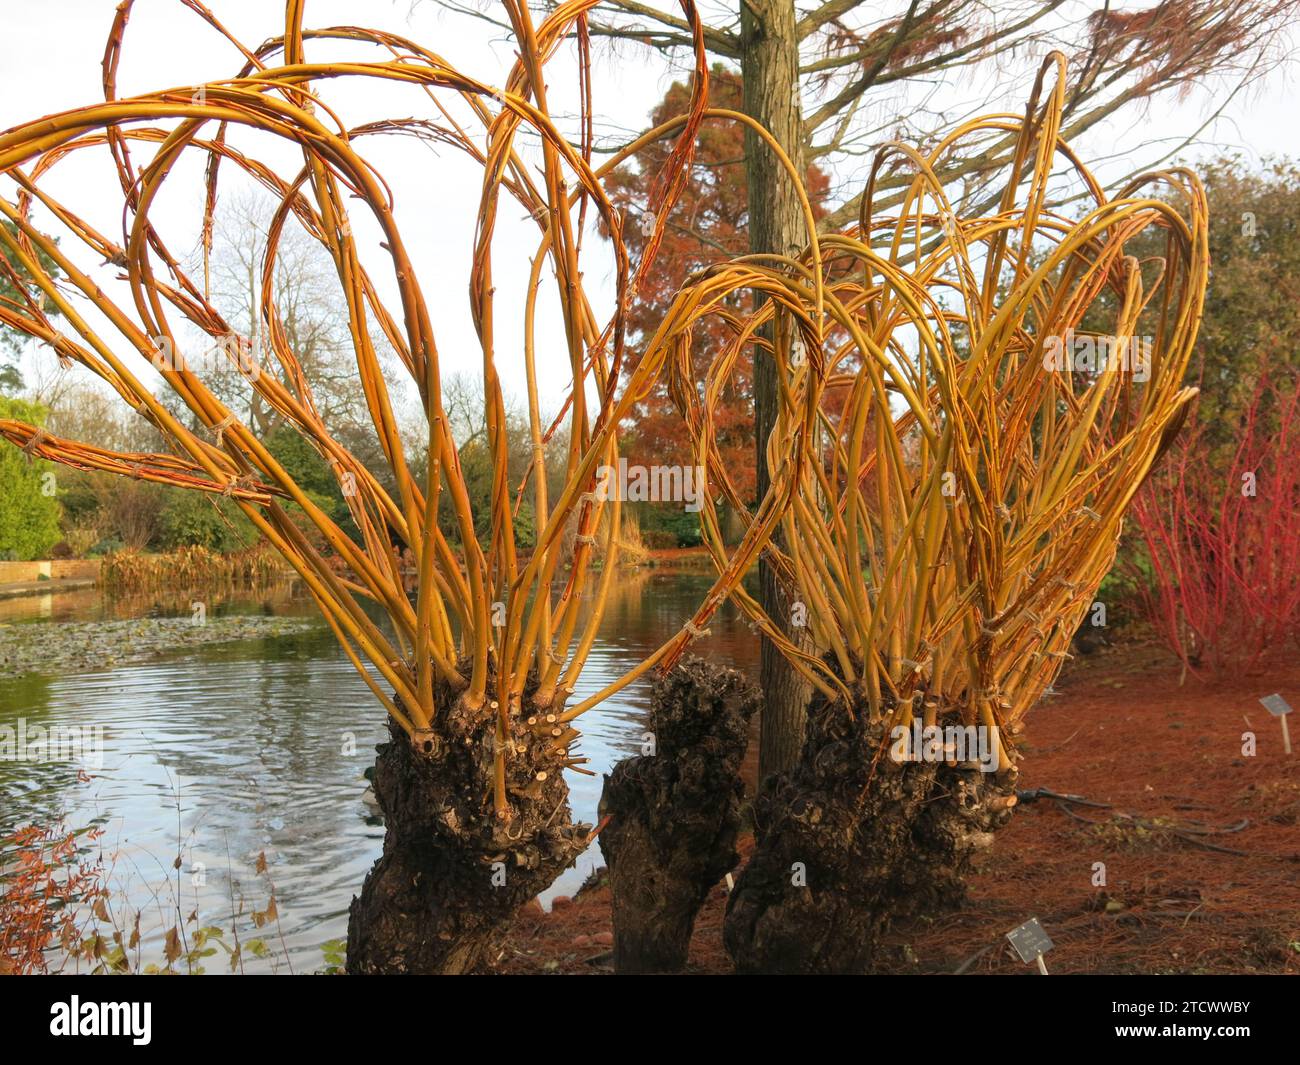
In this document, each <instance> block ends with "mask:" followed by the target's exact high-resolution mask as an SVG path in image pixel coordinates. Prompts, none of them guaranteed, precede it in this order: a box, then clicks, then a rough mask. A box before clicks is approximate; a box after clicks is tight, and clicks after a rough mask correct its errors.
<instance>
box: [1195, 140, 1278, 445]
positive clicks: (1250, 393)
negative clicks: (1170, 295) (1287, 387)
mask: <svg viewBox="0 0 1300 1065" xmlns="http://www.w3.org/2000/svg"><path fill="white" fill-rule="evenodd" d="M1200 172H1201V175H1202V180H1204V182H1205V184H1206V192H1207V194H1208V197H1209V202H1210V261H1211V262H1212V263H1213V264H1214V265H1213V268H1212V270H1211V273H1210V288H1209V292H1208V294H1207V296H1206V300H1205V314H1204V317H1203V318H1202V320H1201V332H1200V342H1199V343H1198V345H1197V353H1196V356H1195V359H1194V362H1193V366H1192V370H1191V375H1192V380H1191V381H1189V383H1190V384H1199V385H1200V387H1201V395H1200V398H1199V399H1198V401H1197V411H1196V418H1197V423H1198V425H1199V426H1200V428H1201V432H1203V433H1204V434H1205V435H1206V437H1207V442H1208V443H1210V444H1212V445H1213V446H1215V447H1216V448H1223V447H1229V448H1231V447H1235V445H1236V443H1237V442H1238V440H1239V437H1240V431H1241V425H1242V421H1243V418H1244V416H1245V412H1246V411H1247V410H1248V409H1249V408H1251V406H1252V403H1253V401H1254V399H1255V397H1256V391H1257V387H1258V384H1259V377H1260V374H1261V372H1262V371H1263V370H1264V369H1265V368H1267V369H1268V370H1269V372H1270V373H1271V374H1272V376H1273V377H1274V378H1275V379H1278V380H1279V381H1285V380H1287V379H1290V380H1291V381H1294V380H1295V379H1296V375H1297V374H1298V373H1300V166H1297V164H1296V163H1295V162H1293V161H1291V160H1274V161H1272V162H1270V163H1269V164H1268V165H1266V166H1265V167H1263V168H1262V169H1258V170H1255V169H1249V168H1247V167H1246V166H1244V165H1243V164H1242V162H1241V160H1239V159H1233V158H1225V159H1220V160H1218V161H1217V162H1215V163H1214V164H1212V165H1210V166H1208V167H1202V168H1201V170H1200ZM1258 413H1259V414H1260V415H1262V416H1264V417H1265V418H1268V416H1269V411H1268V410H1267V409H1263V410H1261V411H1259V412H1258Z"/></svg>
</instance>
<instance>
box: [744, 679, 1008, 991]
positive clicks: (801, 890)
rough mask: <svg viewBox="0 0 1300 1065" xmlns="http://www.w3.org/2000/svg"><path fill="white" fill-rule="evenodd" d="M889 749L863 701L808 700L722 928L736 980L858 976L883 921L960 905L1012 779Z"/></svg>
mask: <svg viewBox="0 0 1300 1065" xmlns="http://www.w3.org/2000/svg"><path fill="white" fill-rule="evenodd" d="M889 746H890V744H889V741H888V739H887V737H886V729H885V726H884V725H883V724H879V723H876V724H872V723H868V714H867V708H866V707H865V706H859V707H856V708H855V713H854V715H850V714H849V712H848V710H847V708H846V706H845V704H844V703H843V702H830V701H828V700H827V699H826V698H825V697H824V696H821V695H820V694H819V695H817V696H815V697H814V698H813V700H812V701H811V703H810V704H809V707H808V727H807V733H806V738H805V743H804V748H803V753H802V756H801V758H800V761H799V763H798V764H797V765H796V766H795V768H794V769H793V770H791V771H790V772H788V773H780V774H774V775H773V776H770V777H768V778H767V779H766V780H764V781H763V782H762V784H761V785H760V788H759V793H758V795H757V796H756V797H755V799H754V835H755V848H754V855H753V857H752V858H751V860H750V862H749V864H748V865H747V866H746V867H745V870H744V871H743V872H742V873H741V875H740V878H739V879H738V880H737V882H736V888H735V890H734V891H733V892H732V894H731V897H730V899H729V900H728V903H727V916H726V923H725V926H724V931H723V935H724V941H725V944H726V948H727V953H728V954H730V955H731V958H732V961H733V962H734V963H735V965H736V969H737V971H739V972H767V973H860V972H865V971H867V970H869V969H870V967H871V963H872V959H873V956H874V954H875V951H876V948H877V946H878V944H879V941H880V937H881V935H882V933H883V932H884V931H885V929H886V927H887V926H888V923H889V921H890V919H891V918H895V917H907V916H912V915H915V914H918V913H921V912H926V911H928V912H935V911H941V910H943V909H945V908H949V907H951V906H953V905H956V904H957V903H958V902H960V901H961V899H962V898H963V897H964V895H965V886H964V884H963V879H962V878H963V875H964V874H965V872H966V871H967V869H968V868H969V864H970V859H971V857H972V855H973V854H974V853H975V852H976V851H977V850H979V849H981V848H983V847H986V846H987V845H988V844H989V843H991V842H992V835H991V833H992V832H993V831H994V830H995V829H997V828H999V827H1001V826H1002V825H1004V824H1005V823H1006V822H1007V821H1008V820H1009V819H1010V817H1011V807H1012V806H1013V805H1014V803H1015V785H1014V776H1015V771H1014V770H1011V771H1009V772H1007V773H1004V774H1002V775H1001V776H1000V777H996V778H995V776H994V774H992V773H984V772H982V771H981V770H980V769H979V767H978V765H976V764H973V763H970V762H967V763H963V764H950V763H944V762H940V763H937V764H936V763H933V762H925V761H921V762H903V763H902V764H899V763H896V762H894V761H892V760H891V758H890V752H889ZM796 863H800V864H799V865H796Z"/></svg>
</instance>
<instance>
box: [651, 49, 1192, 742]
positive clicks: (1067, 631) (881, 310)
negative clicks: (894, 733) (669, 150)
mask: <svg viewBox="0 0 1300 1065" xmlns="http://www.w3.org/2000/svg"><path fill="white" fill-rule="evenodd" d="M1049 75H1054V80H1053V81H1052V83H1051V85H1050V87H1047V83H1048V77H1049ZM1065 84H1066V82H1065V61H1064V59H1063V57H1061V56H1060V55H1058V54H1053V55H1052V56H1051V57H1049V58H1048V60H1047V61H1046V62H1045V63H1044V64H1043V66H1042V69H1041V70H1040V72H1039V76H1038V79H1037V82H1036V84H1035V88H1034V91H1033V94H1032V96H1031V100H1030V103H1029V105H1028V107H1027V108H1026V111H1025V114H1024V116H1023V117H1021V118H1015V117H1014V116H1007V115H994V116H990V117H988V118H983V119H975V120H972V121H969V122H965V123H963V124H961V125H960V126H958V127H956V128H955V129H953V130H952V131H951V132H950V133H949V134H948V135H947V136H946V137H944V138H943V139H942V140H941V141H940V142H939V144H938V145H937V146H936V147H935V148H934V149H933V150H931V151H929V152H922V151H918V150H916V149H913V148H911V147H909V146H907V145H903V144H890V145H886V146H885V147H884V148H883V149H882V150H881V151H880V153H879V154H878V156H877V158H876V160H875V162H874V164H873V166H872V169H871V173H870V177H869V180H868V184H867V189H866V192H865V194H864V196H863V201H862V203H863V206H862V210H861V215H860V218H859V223H858V225H857V226H856V227H855V229H852V230H850V231H848V232H845V233H842V234H828V235H825V236H824V237H823V238H822V241H821V244H820V251H819V253H818V254H813V253H812V250H810V253H805V255H804V256H802V257H800V258H799V259H798V260H797V261H788V262H779V261H776V260H774V261H773V265H774V269H776V270H778V271H781V272H783V273H785V274H786V276H787V277H789V278H790V279H791V284H790V286H789V287H788V288H787V289H786V290H785V292H784V294H783V297H776V298H774V305H769V306H767V307H764V308H762V309H760V310H758V311H756V312H754V313H752V314H749V315H739V314H736V313H735V312H734V311H733V310H731V309H726V310H724V309H723V308H721V307H716V308H709V310H711V311H712V313H716V314H717V315H718V316H719V318H720V319H721V320H722V322H723V323H724V324H725V325H726V326H727V328H728V329H730V330H731V332H732V333H733V335H734V337H735V339H734V341H733V342H732V344H731V345H729V347H728V348H727V350H726V351H724V352H723V353H721V354H719V355H718V356H717V357H716V358H715V359H714V361H713V363H712V365H711V366H710V367H709V370H708V373H707V375H706V381H705V386H704V388H703V389H702V390H700V391H698V392H697V390H696V388H695V387H694V385H693V383H692V382H688V381H674V382H673V387H674V391H673V394H674V396H677V397H680V398H679V402H680V403H681V404H682V405H683V407H684V410H683V414H684V418H685V420H686V423H687V426H688V428H689V431H690V433H691V437H692V440H693V441H694V445H695V452H696V461H697V462H699V463H700V464H701V465H703V466H704V467H705V468H706V470H707V471H708V475H709V477H710V480H711V483H717V484H718V485H719V487H720V489H721V494H722V496H723V497H725V498H727V499H729V500H732V501H734V500H735V499H737V498H738V495H737V492H736V491H735V488H734V486H733V485H731V483H730V481H729V479H728V471H727V469H726V467H725V464H724V463H723V461H722V457H721V454H720V453H719V450H718V448H717V444H716V433H715V427H714V415H715V411H716V409H717V407H716V402H715V400H716V397H717V396H718V395H719V394H720V393H721V391H722V390H723V389H724V388H725V387H726V386H727V384H728V381H729V378H730V377H731V376H732V375H733V374H734V373H735V368H736V365H737V362H738V361H739V357H740V349H741V348H742V347H743V346H745V345H749V346H751V347H753V346H757V345H760V344H763V343H764V342H763V341H760V340H758V339H757V333H758V328H759V326H760V325H762V324H763V323H764V322H767V321H770V320H772V318H773V317H775V316H776V315H777V314H778V312H779V313H784V314H786V315H788V316H789V318H790V320H791V321H794V322H796V323H797V329H796V330H795V333H796V335H797V343H796V342H795V341H794V340H791V339H790V337H789V336H785V337H782V336H781V335H780V331H778V339H777V341H776V343H775V345H774V346H773V348H772V354H773V356H774V358H775V361H776V364H777V374H778V414H777V419H776V428H775V429H774V431H773V436H772V438H771V439H770V440H769V441H767V442H766V447H767V454H768V455H769V459H770V460H771V461H773V463H774V465H775V466H776V467H777V468H778V469H779V468H780V464H781V463H782V462H783V461H785V460H786V458H787V456H790V455H793V454H797V453H799V452H800V451H801V450H802V451H804V452H807V454H808V458H809V462H808V463H807V464H806V465H805V467H804V468H803V469H802V470H801V472H800V473H799V474H798V475H797V477H796V478H795V480H796V482H797V492H798V497H797V499H796V500H795V502H794V506H793V508H792V509H789V510H787V511H785V517H784V523H785V529H786V537H785V543H786V545H787V546H786V548H785V550H778V548H777V547H776V546H775V545H774V544H768V545H767V546H766V550H767V552H768V555H769V558H770V559H771V560H772V562H773V565H774V566H775V567H776V570H777V573H778V574H779V575H780V577H781V579H782V580H784V581H785V582H786V584H787V585H788V586H789V587H790V588H791V593H790V595H789V597H788V598H789V599H791V600H793V601H794V602H795V603H796V606H797V607H799V608H802V609H803V610H805V611H806V612H807V614H808V618H807V622H806V623H807V624H808V626H809V629H810V632H811V634H812V636H813V637H814V644H815V647H816V654H814V655H808V654H806V653H804V652H802V651H800V650H798V649H797V648H795V647H794V646H793V645H792V644H791V643H790V642H789V641H786V640H784V639H783V638H782V637H781V636H780V634H779V631H778V630H777V627H776V625H775V624H774V621H773V619H770V618H768V617H767V616H766V615H765V614H764V612H763V610H762V609H761V607H760V606H759V604H758V603H756V602H755V601H754V600H753V599H752V598H751V597H749V596H747V595H745V594H744V593H743V592H742V591H737V592H736V593H735V595H734V598H735V599H736V601H737V602H738V603H739V604H740V605H741V607H742V609H744V610H745V611H746V612H747V613H748V614H749V615H750V617H751V618H752V619H753V620H754V621H755V622H756V623H757V624H758V625H759V626H760V627H761V628H762V630H763V631H764V632H765V633H766V634H768V635H769V637H770V638H771V639H773V640H774V642H775V643H776V644H777V645H778V646H779V647H780V648H781V650H782V651H783V652H784V653H785V654H786V655H787V656H788V657H789V658H790V660H791V662H792V664H793V665H794V667H795V668H796V669H797V670H798V671H799V672H800V673H802V674H804V675H805V676H806V677H807V678H808V679H809V680H811V681H812V682H813V683H815V684H818V685H819V687H821V689H822V690H823V691H825V692H827V693H828V694H829V693H832V692H834V693H838V694H839V695H840V697H842V698H844V699H846V700H847V701H848V702H849V704H850V707H851V708H852V706H854V705H856V704H857V703H858V701H859V700H861V701H862V703H863V704H865V706H866V708H867V710H866V712H867V713H869V714H871V715H872V716H873V717H875V718H878V719H882V720H885V719H888V720H892V721H909V720H910V719H911V715H912V703H913V698H914V696H916V695H917V694H920V693H924V694H925V696H926V700H927V701H926V707H925V719H926V721H927V723H933V722H934V721H935V720H937V718H938V715H939V714H940V713H954V714H959V715H960V716H961V718H962V719H963V720H964V721H966V722H968V723H975V722H980V723H983V724H985V725H989V726H997V727H999V728H1000V729H1009V730H1010V731H1011V732H1012V734H1014V732H1015V731H1017V730H1018V728H1019V722H1020V719H1021V718H1022V717H1023V715H1024V714H1025V713H1026V711H1027V710H1028V709H1029V708H1030V707H1031V706H1032V705H1033V704H1034V703H1035V702H1036V701H1037V699H1038V698H1039V696H1040V695H1041V694H1042V692H1043V691H1044V690H1045V689H1046V688H1047V686H1048V685H1049V684H1050V683H1051V682H1052V680H1053V679H1054V678H1055V676H1056V675H1057V673H1058V671H1059V670H1060V667H1061V664H1062V661H1063V659H1064V657H1066V655H1067V651H1066V649H1067V648H1068V646H1069V643H1070V639H1071V637H1072V635H1073V633H1074V631H1075V629H1076V628H1077V627H1078V625H1079V623H1080V621H1081V620H1082V617H1083V615H1084V613H1085V611H1086V610H1087V609H1088V607H1089V604H1090V603H1091V602H1092V598H1093V596H1094V594H1095V592H1096V589H1097V587H1098V586H1099V584H1100V582H1101V580H1102V578H1103V576H1104V575H1105V573H1106V572H1107V570H1108V568H1109V566H1110V564H1111V562H1112V560H1113V557H1114V553H1115V547H1116V543H1117V540H1118V536H1119V532H1120V526H1121V521H1122V518H1123V514H1124V510H1125V508H1126V507H1127V506H1128V504H1129V502H1130V501H1131V499H1132V496H1133V493H1134V492H1135V491H1136V489H1137V486H1138V485H1139V484H1140V483H1141V481H1142V479H1143V478H1144V477H1145V476H1146V473H1147V472H1148V470H1149V469H1150V468H1151V465H1152V463H1153V462H1154V461H1155V460H1156V458H1157V457H1158V454H1159V451H1160V449H1161V448H1162V447H1164V446H1167V443H1168V439H1167V435H1168V432H1169V431H1170V430H1171V427H1176V426H1177V424H1178V420H1179V418H1180V417H1181V415H1182V413H1183V411H1184V409H1185V406H1186V404H1187V403H1188V402H1189V400H1190V399H1191V397H1192V395H1193V392H1192V390H1189V389H1185V388H1183V387H1182V380H1183V376H1184V371H1185V369H1186V366H1187V362H1188V359H1189V357H1190V354H1191V350H1192V346H1193V343H1194V341H1195V337H1196V328H1197V323H1198V321H1199V317H1200V311H1201V306H1202V303H1203V300H1204V293H1205V287H1206V283H1207V278H1208V264H1209V257H1208V244H1207V207H1206V201H1205V194H1204V191H1203V190H1202V188H1201V185H1200V183H1199V182H1198V181H1197V180H1196V178H1195V176H1194V175H1193V174H1191V173H1189V172H1187V171H1185V170H1181V169H1173V170H1166V171H1161V172H1159V173H1157V174H1152V175H1146V176H1144V177H1143V178H1139V179H1137V180H1135V181H1134V182H1133V183H1132V184H1130V185H1129V186H1128V187H1126V188H1125V189H1123V190H1121V191H1120V193H1119V195H1118V196H1116V197H1115V198H1114V199H1109V200H1108V199H1107V198H1106V196H1105V195H1104V193H1103V191H1102V187H1101V185H1100V183H1099V182H1097V181H1096V179H1095V178H1094V177H1093V176H1092V175H1091V174H1090V173H1089V172H1088V170H1087V168H1086V167H1085V166H1083V164H1082V163H1081V162H1080V160H1079V159H1078V157H1077V156H1076V155H1075V154H1074V153H1073V152H1072V151H1071V150H1070V149H1069V147H1068V146H1067V145H1066V144H1064V142H1062V141H1061V140H1060V136H1059V130H1060V123H1061V115H1062V112H1063V108H1064V105H1065ZM994 131H996V132H1001V133H1007V132H1010V133H1012V134H1014V135H1015V136H1016V138H1017V142H1016V143H1017V147H1016V151H1015V153H1014V157H1013V160H1012V163H1011V165H1010V166H1009V167H1008V171H1007V173H1006V176H1005V183H1004V185H1003V190H1002V195H1001V197H1000V200H999V202H998V203H997V209H996V212H995V213H993V214H991V215H989V216H987V217H958V215H957V214H956V212H955V211H954V209H953V207H952V203H953V200H952V198H950V196H949V194H948V190H947V189H945V187H944V185H943V182H942V181H941V180H940V179H939V178H938V176H937V175H938V174H939V173H941V172H943V171H944V170H945V169H947V166H948V164H950V163H951V162H953V157H954V156H959V155H960V153H961V152H962V149H963V146H964V145H965V144H966V143H968V142H969V141H971V140H972V139H977V138H979V137H981V136H983V135H986V134H988V133H989V132H994ZM900 161H901V165H902V166H905V167H910V168H911V170H912V173H913V174H914V175H915V176H914V178H913V180H912V182H911V183H910V185H909V186H908V187H907V188H906V189H905V190H904V192H903V193H902V195H901V196H899V197H898V198H897V200H896V204H895V208H894V213H893V214H891V215H889V216H883V215H877V214H876V212H875V209H874V208H875V189H876V184H877V180H878V178H879V176H880V175H881V174H882V173H883V171H884V168H885V167H886V166H887V165H888V166H892V167H895V168H897V167H898V166H899V165H900ZM1058 161H1061V162H1063V163H1064V164H1065V167H1064V169H1065V172H1066V173H1067V174H1069V175H1071V176H1072V177H1074V178H1075V179H1076V180H1081V181H1082V183H1083V186H1084V188H1085V189H1086V190H1087V191H1088V194H1089V196H1090V198H1091V200H1092V201H1093V202H1092V205H1091V207H1090V209H1087V210H1085V211H1084V212H1082V213H1081V215H1080V216H1079V217H1075V218H1067V217H1062V216H1058V215H1056V214H1053V213H1052V212H1051V211H1050V210H1049V209H1048V207H1047V203H1048V200H1049V195H1050V188H1051V186H1052V184H1053V182H1058V181H1060V178H1061V175H1060V174H1059V173H1058V172H1057V171H1056V166H1057V163H1058ZM1152 187H1162V191H1163V192H1164V196H1163V198H1157V197H1156V196H1155V195H1154V194H1152V193H1151V192H1148V191H1147V190H1148V189H1149V188H1152ZM1143 234H1146V235H1147V236H1148V238H1149V237H1151V236H1155V237H1156V238H1157V239H1162V241H1163V259H1164V263H1163V268H1162V269H1160V268H1156V267H1154V266H1152V265H1150V256H1151V254H1152V253H1151V252H1150V251H1149V250H1144V252H1143V254H1144V255H1145V256H1147V257H1148V258H1147V262H1148V266H1147V268H1146V269H1145V270H1144V269H1143V268H1142V267H1141V266H1140V265H1139V263H1138V262H1137V260H1136V259H1134V258H1133V257H1132V256H1131V255H1130V254H1129V252H1128V248H1129V247H1130V246H1136V245H1134V243H1133V242H1134V241H1135V239H1136V238H1137V237H1139V235H1143ZM1148 245H1149V240H1148ZM1144 247H1145V246H1144ZM823 260H824V261H823ZM734 268H735V267H732V269H734ZM715 269H719V270H720V269H723V268H715ZM810 274H811V275H813V277H814V280H815V293H816V298H815V299H814V298H813V286H808V285H800V284H798V283H796V282H795V281H794V279H795V278H797V277H799V276H800V275H802V276H803V277H807V276H809V275H810ZM701 284H703V283H702V282H701ZM756 287H758V286H756ZM782 298H784V299H785V300H786V301H787V302H786V303H785V304H784V305H782V303H781V299H782ZM672 313H673V312H672V311H670V317H671V316H672ZM1103 316H1105V317H1103ZM1085 317H1086V318H1087V322H1086V325H1085ZM1103 320H1107V321H1108V322H1109V324H1108V325H1105V326H1103V327H1100V328H1099V326H1098V324H1097V323H1098V322H1099V321H1103ZM1076 330H1077V331H1078V334H1079V335H1080V336H1085V335H1086V336H1088V337H1089V338H1090V339H1094V340H1095V338H1096V337H1097V336H1100V337H1101V338H1102V339H1104V340H1107V341H1110V342H1113V341H1115V340H1117V339H1118V340H1120V341H1123V340H1127V339H1129V338H1140V337H1144V338H1145V342H1148V343H1149V345H1150V349H1149V353H1148V357H1149V377H1146V378H1145V379H1144V375H1142V374H1141V373H1135V372H1133V369H1134V368H1133V367H1131V366H1119V367H1114V366H1111V367H1108V368H1103V369H1101V370H1097V369H1096V368H1095V367H1094V368H1092V369H1091V370H1088V369H1085V370H1080V369H1079V368H1078V367H1077V366H1075V365H1074V364H1073V363H1072V362H1071V364H1070V365H1062V366H1060V367H1055V366H1054V365H1053V363H1054V356H1053V351H1054V350H1060V349H1061V348H1064V347H1065V345H1066V344H1068V343H1069V340H1070V338H1071V337H1072V336H1074V334H1075V331H1076ZM1054 346H1055V347H1054ZM796 349H797V353H798V357H797V358H795V357H794V354H795V352H796ZM1065 350H1067V351H1070V349H1068V348H1065ZM1070 354H1071V356H1072V352H1070ZM679 365H680V364H674V368H676V367H677V366H679ZM810 367H815V368H817V369H818V370H819V371H820V372H817V373H813V372H809V370H810ZM1138 369H1139V370H1140V367H1138ZM810 402H814V403H815V404H816V406H817V408H818V413H819V420H818V423H817V424H818V426H819V427H820V432H821V433H822V438H821V439H820V440H817V439H814V438H810V437H809V436H808V435H806V434H805V433H804V428H805V425H806V424H807V423H806V422H805V420H804V417H803V413H804V412H805V411H806V409H807V406H808V404H809V403H810ZM775 490H776V483H775V482H774V491H775ZM701 517H702V522H701V525H702V530H703V533H704V537H705V542H706V544H707V545H708V547H709V549H710V552H711V553H712V556H713V558H714V561H715V564H716V565H717V567H718V568H719V570H720V571H721V572H726V571H727V570H728V569H729V568H730V567H731V566H733V565H734V564H735V563H736V561H737V557H738V555H739V552H738V551H735V550H730V549H728V548H727V546H726V545H725V544H724V542H723V541H722V539H721V535H720V532H719V523H718V522H717V520H716V515H715V513H714V512H713V501H712V500H711V499H710V500H706V505H705V511H704V513H703V514H702V516H701ZM752 528H753V523H751V530H752ZM783 620H784V619H783ZM823 656H824V657H823ZM1010 757H1011V755H1010V754H1009V753H1008V752H1007V750H1006V749H1004V750H1003V753H1002V758H1003V764H1004V765H1005V764H1007V759H1009V758H1010Z"/></svg>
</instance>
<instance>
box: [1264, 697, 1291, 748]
mask: <svg viewBox="0 0 1300 1065" xmlns="http://www.w3.org/2000/svg"><path fill="white" fill-rule="evenodd" d="M1260 703H1262V704H1263V706H1264V709H1265V710H1267V711H1268V712H1269V713H1270V714H1272V715H1273V716H1274V717H1275V718H1277V720H1278V723H1279V724H1280V725H1281V726H1282V746H1283V747H1284V748H1285V749H1286V753H1287V754H1290V753H1291V729H1290V728H1288V727H1287V723H1286V715H1287V714H1289V713H1291V704H1290V703H1288V702H1287V701H1286V700H1285V699H1283V698H1282V696H1281V695H1279V694H1273V695H1266V696H1264V698H1262V699H1261V700H1260Z"/></svg>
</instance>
